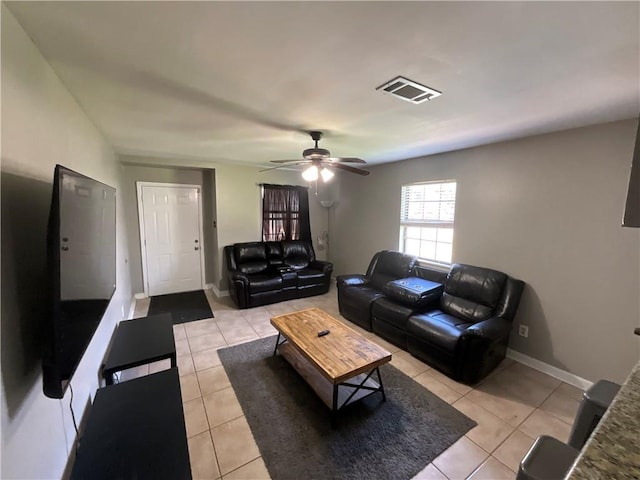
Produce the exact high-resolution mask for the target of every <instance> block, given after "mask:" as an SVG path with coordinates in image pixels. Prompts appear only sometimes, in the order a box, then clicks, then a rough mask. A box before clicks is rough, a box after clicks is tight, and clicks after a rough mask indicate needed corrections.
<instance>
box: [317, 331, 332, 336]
mask: <svg viewBox="0 0 640 480" xmlns="http://www.w3.org/2000/svg"><path fill="white" fill-rule="evenodd" d="M329 332H330V330H322V331H321V332H318V336H319V337H324V336H325V335H329Z"/></svg>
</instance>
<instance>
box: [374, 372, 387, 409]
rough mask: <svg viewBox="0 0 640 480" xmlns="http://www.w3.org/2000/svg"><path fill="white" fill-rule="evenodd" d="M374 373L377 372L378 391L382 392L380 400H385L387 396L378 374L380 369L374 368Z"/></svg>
mask: <svg viewBox="0 0 640 480" xmlns="http://www.w3.org/2000/svg"><path fill="white" fill-rule="evenodd" d="M376 373H377V374H378V383H379V384H380V392H381V393H382V401H383V402H386V401H387V396H386V395H385V393H384V385H382V377H381V376H380V369H379V368H376Z"/></svg>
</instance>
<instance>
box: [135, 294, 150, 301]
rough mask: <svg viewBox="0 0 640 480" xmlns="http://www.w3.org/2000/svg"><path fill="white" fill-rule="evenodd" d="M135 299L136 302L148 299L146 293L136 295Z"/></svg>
mask: <svg viewBox="0 0 640 480" xmlns="http://www.w3.org/2000/svg"><path fill="white" fill-rule="evenodd" d="M133 298H135V299H136V300H142V299H143V298H147V294H146V293H136V294H135V295H134V296H133Z"/></svg>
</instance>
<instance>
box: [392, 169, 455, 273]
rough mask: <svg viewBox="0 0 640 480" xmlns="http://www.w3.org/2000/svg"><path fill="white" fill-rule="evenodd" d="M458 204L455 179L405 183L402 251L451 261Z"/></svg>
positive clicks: (431, 260)
mask: <svg viewBox="0 0 640 480" xmlns="http://www.w3.org/2000/svg"><path fill="white" fill-rule="evenodd" d="M455 206H456V182H455V180H447V181H444V182H430V183H413V184H410V185H403V186H402V207H401V209H400V251H402V252H404V253H407V254H409V255H416V256H418V257H419V258H421V259H424V260H427V261H430V262H435V263H440V264H444V265H449V264H451V258H452V252H453V218H454V213H455Z"/></svg>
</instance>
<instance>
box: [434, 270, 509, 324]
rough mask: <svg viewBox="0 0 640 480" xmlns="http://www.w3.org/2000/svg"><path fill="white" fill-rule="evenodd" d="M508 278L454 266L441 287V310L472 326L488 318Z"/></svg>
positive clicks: (498, 274)
mask: <svg viewBox="0 0 640 480" xmlns="http://www.w3.org/2000/svg"><path fill="white" fill-rule="evenodd" d="M506 281H507V275H506V274H504V273H502V272H497V271H495V270H491V269H488V268H481V267H474V266H471V265H460V264H454V265H453V266H452V267H451V270H450V271H449V274H448V275H447V280H446V282H445V284H444V294H443V295H442V299H441V302H440V308H441V309H442V311H444V312H445V313H448V314H450V315H455V316H457V317H461V318H463V319H466V320H468V321H470V322H472V323H475V322H479V321H482V320H485V319H487V318H489V317H490V316H491V314H492V313H493V311H494V310H495V308H496V305H497V304H498V301H499V300H500V296H501V294H502V291H503V289H504V284H505V282H506Z"/></svg>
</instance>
